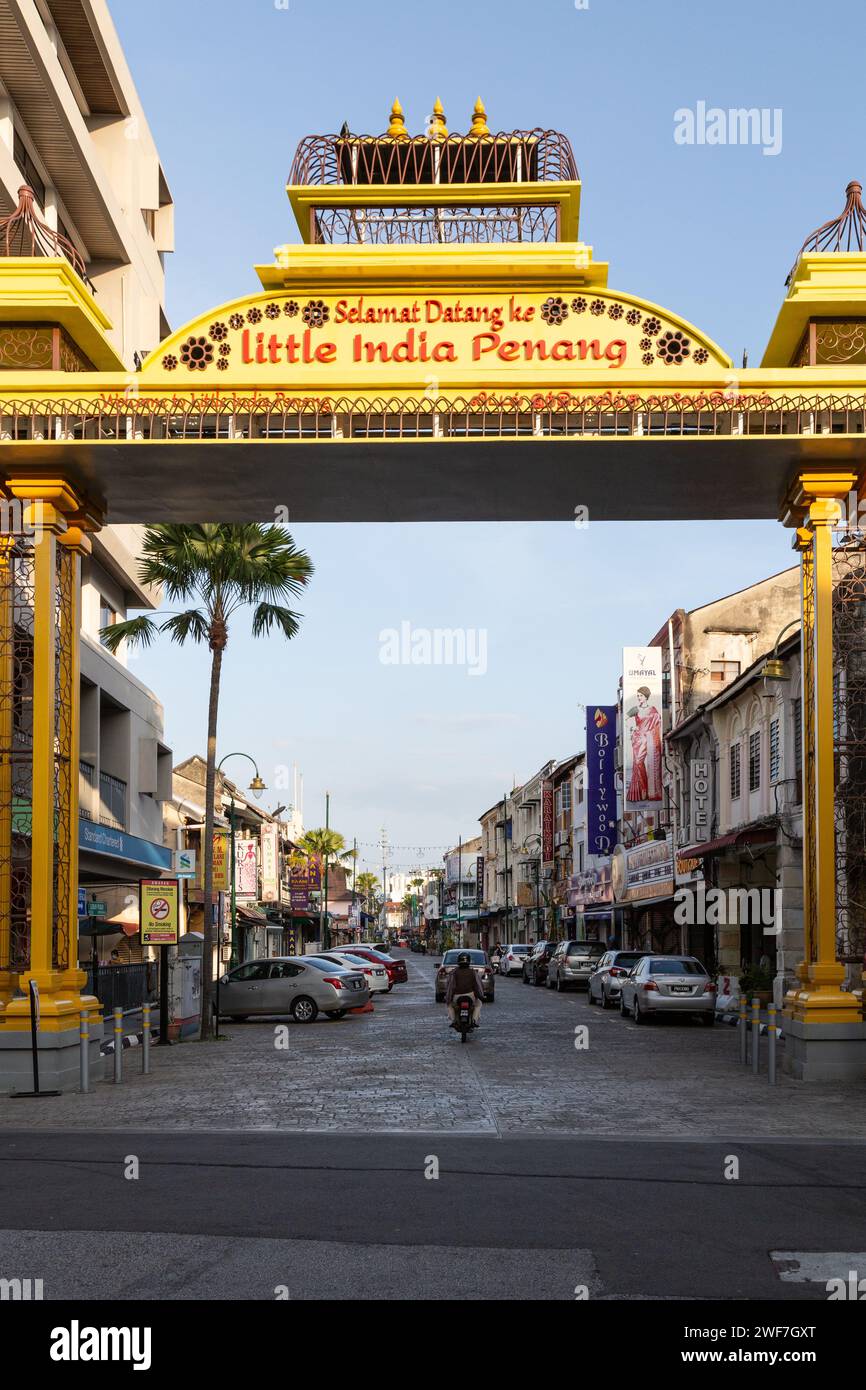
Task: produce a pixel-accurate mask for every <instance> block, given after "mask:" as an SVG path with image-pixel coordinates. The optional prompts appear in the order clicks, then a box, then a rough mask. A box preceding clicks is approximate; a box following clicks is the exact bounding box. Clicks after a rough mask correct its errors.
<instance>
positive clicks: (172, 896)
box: [138, 878, 180, 946]
mask: <svg viewBox="0 0 866 1390" xmlns="http://www.w3.org/2000/svg"><path fill="white" fill-rule="evenodd" d="M179 890H180V884H179V883H178V880H177V879H176V878H143V879H141V880H140V881H139V885H138V921H139V928H140V931H141V944H142V946H176V945H177V933H178V916H179V914H178V900H179Z"/></svg>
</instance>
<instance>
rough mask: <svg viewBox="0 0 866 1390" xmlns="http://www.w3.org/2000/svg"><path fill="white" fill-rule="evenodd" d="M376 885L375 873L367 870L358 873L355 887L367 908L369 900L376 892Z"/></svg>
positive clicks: (377, 883) (377, 885)
mask: <svg viewBox="0 0 866 1390" xmlns="http://www.w3.org/2000/svg"><path fill="white" fill-rule="evenodd" d="M378 887H379V880H378V879H377V877H376V875H375V874H371V873H370V872H369V871H368V872H366V873H363V874H358V878H357V880H356V882H355V888H356V889H357V891H358V892H359V893H360V894H361V901H362V902H364V903H366V905H367V908H368V909H369V907H370V900H371V898H372V897H373V896H374V894H375V893H376V891H377V889H378Z"/></svg>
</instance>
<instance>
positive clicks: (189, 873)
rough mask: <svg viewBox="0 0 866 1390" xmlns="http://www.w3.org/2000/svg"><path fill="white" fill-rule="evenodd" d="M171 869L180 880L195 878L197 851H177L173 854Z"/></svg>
mask: <svg viewBox="0 0 866 1390" xmlns="http://www.w3.org/2000/svg"><path fill="white" fill-rule="evenodd" d="M171 867H172V869H173V870H174V872H175V874H176V875H177V877H178V878H194V877H195V850H194V849H176V850H174V851H173V852H172V856H171Z"/></svg>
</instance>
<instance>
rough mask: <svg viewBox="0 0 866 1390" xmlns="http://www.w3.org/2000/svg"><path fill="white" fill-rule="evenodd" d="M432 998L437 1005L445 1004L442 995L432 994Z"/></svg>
mask: <svg viewBox="0 0 866 1390" xmlns="http://www.w3.org/2000/svg"><path fill="white" fill-rule="evenodd" d="M433 998H434V1000H435V1001H436V1003H437V1004H444V1003H445V995H444V994H434V996H433Z"/></svg>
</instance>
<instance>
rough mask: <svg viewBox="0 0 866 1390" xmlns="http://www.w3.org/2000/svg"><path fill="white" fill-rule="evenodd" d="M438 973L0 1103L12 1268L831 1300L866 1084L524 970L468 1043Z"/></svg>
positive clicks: (308, 1292) (858, 1255) (154, 1290)
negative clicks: (328, 1013) (123, 1072)
mask: <svg viewBox="0 0 866 1390" xmlns="http://www.w3.org/2000/svg"><path fill="white" fill-rule="evenodd" d="M432 972H433V965H432V962H430V961H424V960H421V961H419V960H418V959H417V958H411V961H410V975H411V980H410V984H409V985H406V986H402V987H398V988H397V989H395V991H394V992H393V994H392V995H391V996H389V997H388V998H387V999H381V1000H379V1001H377V1004H376V1013H375V1014H374V1015H368V1016H362V1017H357V1018H354V1019H346V1020H344V1021H343V1022H342V1023H339V1024H330V1023H328V1022H326V1021H323V1022H322V1023H321V1024H315V1025H313V1026H311V1027H306V1028H304V1027H299V1026H298V1027H295V1028H293V1029H292V1030H291V1038H290V1047H289V1049H288V1052H284V1051H279V1050H277V1049H275V1047H274V1041H273V1032H274V1027H273V1020H269V1021H265V1020H257V1021H251V1022H250V1023H249V1024H244V1025H241V1026H234V1025H229V1026H228V1027H227V1032H228V1034H229V1039H228V1041H226V1042H225V1043H221V1044H214V1045H209V1046H203V1047H199V1046H198V1045H196V1044H190V1045H189V1046H188V1047H184V1048H174V1049H171V1050H170V1052H169V1053H163V1054H159V1053H157V1054H155V1055H154V1069H153V1073H152V1074H151V1075H150V1076H148V1077H142V1076H141V1075H140V1073H137V1072H135V1071H134V1070H130V1072H129V1073H128V1076H127V1080H126V1081H125V1082H124V1084H123V1086H122V1087H113V1086H112V1085H111V1084H110V1083H101V1084H100V1085H98V1086H97V1087H96V1088H95V1089H94V1091H93V1093H92V1094H91V1095H89V1096H85V1097H81V1096H75V1095H69V1096H64V1097H60V1098H57V1099H55V1100H46V1101H44V1102H40V1103H38V1104H37V1103H34V1102H25V1101H6V1102H5V1103H2V1102H0V1119H2V1124H0V1224H2V1227H3V1229H2V1231H0V1279H14V1278H21V1279H23V1278H31V1279H42V1281H43V1288H44V1297H45V1298H46V1299H67V1298H81V1297H84V1298H87V1299H142V1298H143V1299H179V1300H186V1299H229V1298H231V1299H238V1298H240V1299H255V1300H273V1299H283V1298H288V1299H291V1300H298V1299H301V1300H303V1299H345V1300H359V1299H361V1300H365V1299H370V1300H372V1299H396V1298H408V1299H413V1300H439V1299H453V1298H455V1297H459V1298H463V1299H487V1300H492V1299H515V1298H519V1299H526V1298H534V1299H545V1300H549V1299H553V1300H557V1301H559V1300H574V1299H575V1298H582V1297H584V1296H585V1297H587V1298H588V1299H590V1300H599V1299H605V1300H620V1299H658V1298H663V1299H690V1300H705V1299H726V1300H752V1301H754V1300H757V1301H760V1300H777V1299H786V1300H791V1301H802V1300H816V1299H819V1300H825V1299H826V1298H827V1286H826V1283H827V1279H829V1278H831V1277H838V1278H842V1279H845V1278H847V1277H848V1275H849V1272H850V1271H851V1270H855V1271H857V1274H858V1277H863V1278H864V1279H866V1253H864V1252H866V1195H864V1192H863V1188H862V1182H861V1167H862V1158H863V1147H864V1145H863V1140H862V1138H861V1137H860V1130H861V1129H862V1119H861V1111H860V1110H859V1109H857V1110H856V1113H855V1112H854V1111H853V1106H854V1104H855V1102H859V1091H858V1092H857V1093H856V1095H855V1094H852V1089H853V1088H843V1089H833V1088H829V1089H826V1088H818V1090H817V1091H810V1090H809V1089H808V1088H803V1087H800V1086H797V1085H796V1084H795V1083H791V1082H788V1083H787V1084H780V1086H779V1087H778V1088H777V1089H776V1091H774V1092H770V1090H769V1088H768V1087H767V1084H766V1080H765V1079H764V1078H755V1077H752V1076H751V1075H750V1074H747V1075H745V1076H744V1075H743V1073H742V1069H740V1068H738V1066H737V1063H736V1045H735V1037H734V1034H733V1030H731V1029H727V1028H717V1029H711V1030H707V1029H704V1028H701V1027H700V1026H699V1025H694V1026H692V1025H690V1024H689V1023H688V1022H685V1023H680V1022H676V1023H674V1024H673V1025H672V1026H666V1025H662V1026H661V1027H652V1028H643V1029H637V1028H635V1027H634V1025H633V1024H631V1023H629V1022H627V1021H624V1020H621V1019H619V1018H618V1017H617V1016H615V1015H613V1014H609V1013H608V1014H602V1013H601V1012H600V1011H599V1010H598V1009H589V1007H588V1006H587V1004H586V1002H585V999H584V997H583V996H582V995H581V996H573V995H569V996H565V997H562V996H559V995H555V994H551V993H548V992H547V991H545V990H532V989H527V988H525V987H523V986H522V985H521V984H520V982H519V981H518V980H502V981H500V982H499V983H498V985H497V1002H496V1005H495V1008H493V1009H489V1010H485V1014H484V1021H483V1027H482V1030H481V1032H480V1033H479V1034H478V1035H477V1036H475V1037H473V1038H472V1039H471V1041H470V1043H469V1045H468V1046H466V1047H462V1046H461V1045H460V1043H459V1041H458V1039H457V1038H456V1036H455V1035H454V1034H453V1033H452V1034H450V1035H449V1034H448V1032H447V1029H446V1028H445V1026H444V1010H442V1009H441V1007H440V1008H437V1007H436V1006H434V1005H433V1002H432V990H431V988H430V985H431V977H432ZM580 1024H588V1026H589V1028H590V1047H589V1050H588V1051H584V1052H578V1051H576V1049H575V1047H574V1029H575V1027H577V1026H578V1025H580ZM133 1060H134V1059H133ZM22 1107H29V1108H24V1109H22ZM24 1121H26V1124H27V1126H29V1128H23V1127H22V1122H24ZM830 1136H832V1137H830ZM864 1288H866V1285H864Z"/></svg>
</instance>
